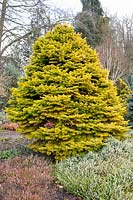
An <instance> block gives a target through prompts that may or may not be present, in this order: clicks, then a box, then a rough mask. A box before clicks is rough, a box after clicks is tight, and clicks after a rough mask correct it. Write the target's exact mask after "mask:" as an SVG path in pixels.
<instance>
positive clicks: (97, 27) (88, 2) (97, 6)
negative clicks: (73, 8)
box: [75, 0, 105, 47]
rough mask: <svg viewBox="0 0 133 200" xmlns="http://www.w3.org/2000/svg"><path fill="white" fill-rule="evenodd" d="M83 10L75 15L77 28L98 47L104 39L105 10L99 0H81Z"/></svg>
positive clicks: (77, 30)
mask: <svg viewBox="0 0 133 200" xmlns="http://www.w3.org/2000/svg"><path fill="white" fill-rule="evenodd" d="M81 3H82V11H81V12H80V13H78V14H77V16H76V17H75V30H76V32H80V33H82V37H83V38H84V37H86V40H87V42H88V44H90V45H91V46H92V47H96V46H97V45H98V44H99V43H100V42H101V41H102V25H104V23H105V21H104V11H103V9H102V6H101V3H100V1H99V0H81Z"/></svg>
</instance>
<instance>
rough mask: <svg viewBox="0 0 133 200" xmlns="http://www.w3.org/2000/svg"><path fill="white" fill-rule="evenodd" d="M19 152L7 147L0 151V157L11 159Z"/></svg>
mask: <svg viewBox="0 0 133 200" xmlns="http://www.w3.org/2000/svg"><path fill="white" fill-rule="evenodd" d="M19 154H20V152H19V151H18V150H17V149H7V150H4V151H0V159H11V158H13V157H15V156H18V155H19Z"/></svg>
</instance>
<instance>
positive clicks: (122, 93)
mask: <svg viewBox="0 0 133 200" xmlns="http://www.w3.org/2000/svg"><path fill="white" fill-rule="evenodd" d="M115 85H116V87H117V93H118V95H119V97H120V101H121V102H122V103H123V104H124V105H125V106H127V100H128V98H129V97H130V96H131V94H132V91H131V89H130V88H129V86H128V84H127V83H126V82H125V81H123V80H122V79H118V80H117V81H116V83H115Z"/></svg>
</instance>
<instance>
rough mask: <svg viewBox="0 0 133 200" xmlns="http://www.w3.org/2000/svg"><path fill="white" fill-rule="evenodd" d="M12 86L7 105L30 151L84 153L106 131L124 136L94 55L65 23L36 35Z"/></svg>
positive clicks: (115, 101) (116, 103)
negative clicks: (22, 73) (21, 74)
mask: <svg viewBox="0 0 133 200" xmlns="http://www.w3.org/2000/svg"><path fill="white" fill-rule="evenodd" d="M25 73H26V77H25V78H23V79H21V81H19V82H18V88H15V89H13V90H12V98H11V100H10V101H9V108H8V109H7V112H8V116H9V118H10V119H11V120H12V121H15V122H17V123H18V124H19V129H18V131H20V132H21V133H23V134H24V135H25V136H27V137H28V138H30V139H33V140H34V143H32V144H31V145H30V147H31V148H32V149H33V150H34V151H38V152H42V153H47V154H48V155H53V156H54V157H55V159H58V160H60V159H63V158H66V157H69V156H73V155H78V154H84V153H85V152H88V151H89V150H96V149H98V148H100V147H101V146H103V145H104V140H105V139H106V138H107V137H109V136H111V135H112V136H114V137H117V138H119V139H121V138H124V137H126V132H127V130H128V128H127V122H126V121H124V118H123V114H124V113H125V108H123V107H122V105H121V103H120V100H119V97H118V96H117V92H116V88H115V87H114V86H113V83H112V81H110V80H108V78H107V71H106V70H104V69H103V68H102V66H101V64H100V62H99V59H98V57H97V54H96V52H95V51H94V50H92V49H91V48H90V47H89V46H88V45H87V43H86V40H85V39H82V38H81V37H80V34H76V33H74V30H73V28H72V27H70V26H68V25H57V26H56V27H55V29H54V30H53V31H52V32H48V33H47V34H46V35H45V36H44V37H41V38H39V39H38V40H37V41H36V42H35V44H34V46H33V54H32V56H31V60H30V63H29V65H28V66H26V67H25Z"/></svg>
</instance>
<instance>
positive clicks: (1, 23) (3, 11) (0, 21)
mask: <svg viewBox="0 0 133 200" xmlns="http://www.w3.org/2000/svg"><path fill="white" fill-rule="evenodd" d="M7 1H8V0H3V2H2V9H1V17H0V72H2V71H3V66H2V35H3V29H4V21H5V16H6V8H7Z"/></svg>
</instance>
